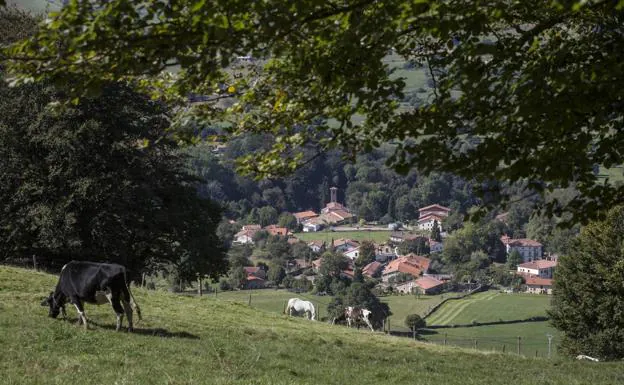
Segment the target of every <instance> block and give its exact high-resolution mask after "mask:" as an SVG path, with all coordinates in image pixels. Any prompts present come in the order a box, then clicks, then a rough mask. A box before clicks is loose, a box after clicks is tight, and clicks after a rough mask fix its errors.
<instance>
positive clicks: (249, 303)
mask: <svg viewBox="0 0 624 385" xmlns="http://www.w3.org/2000/svg"><path fill="white" fill-rule="evenodd" d="M247 305H249V306H251V291H250V292H249V302H248V303H247Z"/></svg>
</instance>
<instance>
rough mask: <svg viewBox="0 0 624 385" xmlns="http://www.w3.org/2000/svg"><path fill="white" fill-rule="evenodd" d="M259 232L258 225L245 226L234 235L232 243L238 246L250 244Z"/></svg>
mask: <svg viewBox="0 0 624 385" xmlns="http://www.w3.org/2000/svg"><path fill="white" fill-rule="evenodd" d="M258 231H260V225H245V226H243V228H242V229H241V231H239V232H238V233H236V234H235V235H234V240H233V241H232V243H238V244H243V245H244V244H251V243H253V236H254V235H255V234H256V233H257V232H258Z"/></svg>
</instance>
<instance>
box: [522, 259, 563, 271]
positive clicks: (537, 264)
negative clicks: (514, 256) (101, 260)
mask: <svg viewBox="0 0 624 385" xmlns="http://www.w3.org/2000/svg"><path fill="white" fill-rule="evenodd" d="M555 266H557V261H548V260H546V259H538V260H537V261H532V262H525V263H521V264H519V265H518V267H524V268H525V269H536V270H539V269H548V268H549V267H555Z"/></svg>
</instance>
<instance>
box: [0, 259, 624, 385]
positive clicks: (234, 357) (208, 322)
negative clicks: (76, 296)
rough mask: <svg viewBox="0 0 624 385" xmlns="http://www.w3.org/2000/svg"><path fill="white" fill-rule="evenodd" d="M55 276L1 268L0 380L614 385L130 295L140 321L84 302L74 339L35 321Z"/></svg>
mask: <svg viewBox="0 0 624 385" xmlns="http://www.w3.org/2000/svg"><path fill="white" fill-rule="evenodd" d="M55 281H56V279H55V277H53V276H50V275H46V274H41V273H34V272H32V271H27V270H23V269H15V268H7V267H0V347H1V348H0V373H1V377H0V383H2V384H81V385H87V384H351V383H357V384H379V383H388V384H436V385H437V384H449V385H454V384H457V385H460V384H461V385H466V384H509V383H514V384H518V385H522V384H537V383H539V384H588V383H591V384H617V383H622V381H624V374H623V373H624V370H623V369H624V366H623V365H622V364H619V363H606V364H603V363H599V364H594V363H586V362H574V361H564V360H559V359H557V360H550V361H546V360H535V359H527V358H521V357H516V356H514V355H510V354H505V355H503V354H496V353H489V354H485V353H478V352H471V351H469V350H462V349H458V348H443V347H437V346H432V345H427V344H423V343H420V342H417V341H411V340H409V339H405V338H396V337H389V336H386V335H384V334H381V333H371V332H366V331H358V330H355V329H347V328H345V327H342V326H333V327H332V326H330V325H328V324H326V323H320V322H312V321H307V320H304V319H301V318H288V317H286V316H284V315H281V314H276V313H271V312H268V311H263V310H260V309H255V308H252V307H249V306H247V305H246V304H244V303H238V302H230V301H221V300H219V299H215V298H214V297H201V298H198V297H185V296H178V295H175V294H170V293H164V292H148V291H144V290H140V289H134V295H135V297H136V298H137V300H138V302H139V304H140V305H141V307H142V311H143V314H144V321H143V322H141V323H139V324H138V325H136V326H137V332H136V333H132V334H129V333H125V332H119V333H118V332H115V331H114V330H113V328H114V319H115V317H114V315H113V312H112V310H111V309H110V307H109V306H106V305H103V306H100V307H97V306H90V305H87V307H86V311H87V315H88V316H89V317H90V319H91V320H92V321H93V324H92V325H91V327H90V330H88V331H84V330H82V328H81V327H78V326H77V325H76V324H75V312H74V311H73V309H68V310H69V315H70V318H71V319H70V320H69V321H63V320H53V319H50V318H48V317H47V316H46V314H47V311H46V309H44V308H42V307H40V306H39V302H40V300H41V299H42V298H43V297H44V296H45V295H46V294H47V293H48V292H49V291H50V289H51V288H52V287H53V286H54V284H55Z"/></svg>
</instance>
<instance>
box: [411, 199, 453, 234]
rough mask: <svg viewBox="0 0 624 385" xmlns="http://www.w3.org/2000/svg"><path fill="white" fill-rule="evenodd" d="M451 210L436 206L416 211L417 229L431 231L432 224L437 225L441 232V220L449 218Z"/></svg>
mask: <svg viewBox="0 0 624 385" xmlns="http://www.w3.org/2000/svg"><path fill="white" fill-rule="evenodd" d="M450 212H451V209H449V208H448V207H444V206H441V205H438V204H435V205H429V206H426V207H423V208H420V209H418V229H420V230H426V231H431V229H432V228H433V224H434V222H437V223H438V226H439V227H440V231H442V220H443V219H444V218H446V217H448V216H449V213H450Z"/></svg>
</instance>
